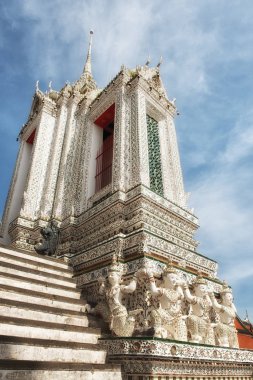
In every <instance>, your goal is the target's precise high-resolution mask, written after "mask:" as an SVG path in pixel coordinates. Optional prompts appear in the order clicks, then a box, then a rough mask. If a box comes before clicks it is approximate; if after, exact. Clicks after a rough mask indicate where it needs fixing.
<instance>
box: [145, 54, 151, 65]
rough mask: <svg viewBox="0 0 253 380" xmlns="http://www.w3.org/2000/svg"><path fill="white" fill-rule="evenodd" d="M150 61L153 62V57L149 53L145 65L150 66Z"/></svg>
mask: <svg viewBox="0 0 253 380" xmlns="http://www.w3.org/2000/svg"><path fill="white" fill-rule="evenodd" d="M150 62H151V57H150V55H149V56H148V58H147V62H146V63H145V66H148V65H149V64H150Z"/></svg>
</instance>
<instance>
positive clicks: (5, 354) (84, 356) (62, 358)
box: [0, 341, 106, 364]
mask: <svg viewBox="0 0 253 380" xmlns="http://www.w3.org/2000/svg"><path fill="white" fill-rule="evenodd" d="M0 352H1V361H2V362H4V361H7V360H8V361H16V360H19V361H22V360H26V361H28V360H29V361H35V362H56V363H64V362H65V363H69V362H71V363H85V364H89V363H90V364H104V363H105V359H106V351H104V350H100V349H97V348H96V347H95V346H94V345H91V344H88V343H85V344H82V345H76V346H72V345H70V346H68V345H67V344H66V343H65V345H62V346H61V345H58V344H57V343H56V342H38V341H37V342H35V344H34V343H33V342H24V343H18V342H15V343H11V342H0ZM13 364H14V363H13Z"/></svg>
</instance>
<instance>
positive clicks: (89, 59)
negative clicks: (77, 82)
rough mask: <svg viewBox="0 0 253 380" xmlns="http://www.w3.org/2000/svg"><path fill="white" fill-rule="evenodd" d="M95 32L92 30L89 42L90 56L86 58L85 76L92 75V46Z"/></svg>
mask: <svg viewBox="0 0 253 380" xmlns="http://www.w3.org/2000/svg"><path fill="white" fill-rule="evenodd" d="M93 33H94V32H93V30H90V42H89V49H88V54H87V58H86V62H85V65H84V68H83V73H84V74H89V75H92V74H91V45H92V35H93Z"/></svg>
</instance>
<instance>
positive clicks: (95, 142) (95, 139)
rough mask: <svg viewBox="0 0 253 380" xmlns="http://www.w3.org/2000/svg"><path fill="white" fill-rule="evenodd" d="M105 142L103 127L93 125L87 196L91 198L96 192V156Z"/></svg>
mask: <svg viewBox="0 0 253 380" xmlns="http://www.w3.org/2000/svg"><path fill="white" fill-rule="evenodd" d="M102 144H103V129H102V128H100V127H98V126H97V125H95V124H94V125H93V128H92V143H91V153H90V161H89V175H88V194H87V198H90V197H91V196H92V195H94V194H95V175H96V157H97V152H98V149H99V148H100V147H101V145H102Z"/></svg>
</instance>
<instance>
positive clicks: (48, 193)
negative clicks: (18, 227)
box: [40, 95, 68, 220]
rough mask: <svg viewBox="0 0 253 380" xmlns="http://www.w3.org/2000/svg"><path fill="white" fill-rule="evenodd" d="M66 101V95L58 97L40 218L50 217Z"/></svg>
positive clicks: (62, 141) (63, 127)
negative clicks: (52, 142) (58, 103)
mask: <svg viewBox="0 0 253 380" xmlns="http://www.w3.org/2000/svg"><path fill="white" fill-rule="evenodd" d="M67 101H68V97H67V96H65V95H63V96H62V97H61V99H60V108H59V112H58V115H57V119H56V126H55V131H54V137H53V141H54V144H53V145H52V149H51V153H50V158H51V159H50V162H49V174H48V181H47V182H46V183H45V187H44V190H43V198H42V202H41V204H42V206H41V211H40V218H41V219H44V220H50V218H51V217H52V211H53V210H52V208H53V202H54V197H55V188H56V183H57V179H58V172H59V165H60V160H61V154H62V147H63V143H64V136H65V131H66V121H67Z"/></svg>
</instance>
